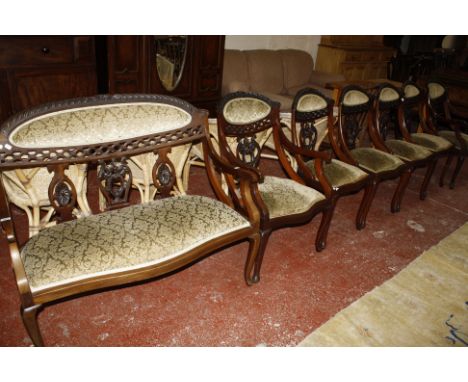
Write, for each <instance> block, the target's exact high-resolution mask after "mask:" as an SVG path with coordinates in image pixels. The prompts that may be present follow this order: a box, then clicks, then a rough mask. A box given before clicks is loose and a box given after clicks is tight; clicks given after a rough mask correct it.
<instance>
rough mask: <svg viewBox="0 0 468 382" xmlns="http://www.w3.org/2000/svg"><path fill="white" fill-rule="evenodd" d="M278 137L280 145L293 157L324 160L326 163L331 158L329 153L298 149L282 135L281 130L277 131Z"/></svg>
mask: <svg viewBox="0 0 468 382" xmlns="http://www.w3.org/2000/svg"><path fill="white" fill-rule="evenodd" d="M278 132H279V136H280V142H281V144H282V145H283V146H284V147H285V148H286V150H288V151H289V152H290V153H291V154H293V155H302V156H305V157H307V158H314V159H317V158H320V159H323V160H326V161H327V162H330V161H331V159H332V156H331V154H330V153H328V152H325V151H316V150H308V149H304V148H302V147H299V146H297V145H295V144H294V143H292V142H291V141H290V140H289V138H288V137H287V136H286V135H285V134H284V131H283V129H278Z"/></svg>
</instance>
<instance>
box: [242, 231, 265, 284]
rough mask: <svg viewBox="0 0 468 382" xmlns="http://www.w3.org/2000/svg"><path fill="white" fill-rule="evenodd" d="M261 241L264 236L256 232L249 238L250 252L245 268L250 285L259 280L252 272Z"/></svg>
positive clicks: (245, 276) (247, 281)
mask: <svg viewBox="0 0 468 382" xmlns="http://www.w3.org/2000/svg"><path fill="white" fill-rule="evenodd" d="M261 243H262V238H261V235H260V234H256V235H255V236H253V237H251V238H250V239H249V253H248V255H247V260H246V262H245V269H244V278H245V282H246V283H247V285H249V286H250V285H252V284H255V283H257V282H258V281H259V278H257V279H255V277H254V275H253V274H252V271H253V267H254V265H255V262H256V260H257V257H258V254H259V250H260V246H261Z"/></svg>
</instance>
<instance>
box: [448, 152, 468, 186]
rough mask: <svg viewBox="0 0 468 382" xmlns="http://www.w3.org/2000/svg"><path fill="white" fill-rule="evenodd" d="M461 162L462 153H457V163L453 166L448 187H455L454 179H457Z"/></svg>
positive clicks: (462, 159)
mask: <svg viewBox="0 0 468 382" xmlns="http://www.w3.org/2000/svg"><path fill="white" fill-rule="evenodd" d="M463 162H465V156H464V155H461V154H460V155H458V158H457V165H456V166H455V170H454V171H453V175H452V179H451V180H450V188H451V189H453V188H454V187H455V180H456V179H457V176H458V174H459V173H460V170H461V168H462V166H463Z"/></svg>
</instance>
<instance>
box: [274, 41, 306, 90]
mask: <svg viewBox="0 0 468 382" xmlns="http://www.w3.org/2000/svg"><path fill="white" fill-rule="evenodd" d="M278 52H279V53H280V54H281V58H282V60H283V70H284V87H285V88H286V89H289V88H291V87H295V86H300V85H303V84H306V83H308V82H309V79H310V75H311V73H312V70H313V68H314V61H313V59H312V56H311V55H310V54H309V53H307V52H304V51H302V50H297V49H282V50H279V51H278Z"/></svg>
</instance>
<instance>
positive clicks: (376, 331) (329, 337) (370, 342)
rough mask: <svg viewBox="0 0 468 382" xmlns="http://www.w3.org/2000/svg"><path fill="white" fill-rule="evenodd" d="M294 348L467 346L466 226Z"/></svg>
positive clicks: (467, 233) (467, 246)
mask: <svg viewBox="0 0 468 382" xmlns="http://www.w3.org/2000/svg"><path fill="white" fill-rule="evenodd" d="M298 346H468V223H466V224H465V225H464V226H462V227H461V228H459V229H458V230H456V231H455V232H454V233H452V234H451V235H449V236H447V237H446V238H445V239H443V240H442V241H441V242H439V243H438V244H437V245H435V246H433V247H432V248H430V249H429V250H428V251H426V252H424V253H423V254H422V255H420V256H419V257H418V258H417V259H415V260H414V261H413V262H411V263H410V264H409V265H408V266H407V267H406V268H405V269H403V270H402V271H401V272H399V273H398V274H397V275H395V276H394V277H393V278H391V279H390V280H388V281H386V282H385V283H383V284H382V285H381V286H379V287H376V288H375V289H373V290H372V291H370V292H369V293H367V294H365V295H364V296H363V297H361V298H360V299H359V300H357V301H355V302H354V303H353V304H351V305H350V306H348V307H347V308H345V309H343V310H342V311H340V312H339V313H337V314H336V315H335V316H334V317H333V318H331V319H330V320H329V321H327V322H326V323H325V324H323V325H322V326H321V327H319V328H318V329H317V330H315V331H314V332H312V333H311V334H310V335H309V336H307V337H306V338H305V339H304V340H303V341H302V342H301V343H300V344H299V345H298Z"/></svg>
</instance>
